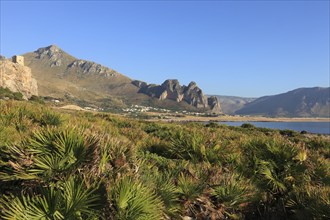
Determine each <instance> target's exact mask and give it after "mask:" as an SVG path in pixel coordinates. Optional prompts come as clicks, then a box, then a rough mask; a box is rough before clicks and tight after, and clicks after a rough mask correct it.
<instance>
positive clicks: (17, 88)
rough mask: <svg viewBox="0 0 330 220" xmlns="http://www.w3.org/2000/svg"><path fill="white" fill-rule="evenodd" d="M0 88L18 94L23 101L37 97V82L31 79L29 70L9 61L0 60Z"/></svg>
mask: <svg viewBox="0 0 330 220" xmlns="http://www.w3.org/2000/svg"><path fill="white" fill-rule="evenodd" d="M0 87H4V88H8V89H10V90H11V91H13V92H20V93H22V95H23V98H24V99H28V98H30V97H31V96H32V95H38V87H37V81H36V80H35V79H34V78H32V74H31V69H30V68H29V67H27V66H23V65H20V64H17V63H13V62H11V61H9V60H4V59H2V60H0Z"/></svg>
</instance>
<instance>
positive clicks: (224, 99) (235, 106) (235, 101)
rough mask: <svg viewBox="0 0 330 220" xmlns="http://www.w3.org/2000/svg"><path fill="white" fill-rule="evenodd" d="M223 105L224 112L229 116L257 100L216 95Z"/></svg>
mask: <svg viewBox="0 0 330 220" xmlns="http://www.w3.org/2000/svg"><path fill="white" fill-rule="evenodd" d="M215 96H216V97H217V98H218V100H219V102H220V105H221V109H222V112H223V113H224V114H228V115H234V114H235V112H236V111H238V110H239V109H241V108H243V107H244V106H245V105H246V104H247V103H249V102H252V101H254V100H256V99H257V98H247V97H238V96H224V95H215Z"/></svg>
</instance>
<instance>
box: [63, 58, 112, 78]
mask: <svg viewBox="0 0 330 220" xmlns="http://www.w3.org/2000/svg"><path fill="white" fill-rule="evenodd" d="M68 68H69V69H72V68H78V69H80V70H82V71H81V72H83V73H84V74H97V75H102V76H105V77H111V76H116V71H114V70H112V69H110V68H108V67H105V66H102V65H100V64H97V63H94V62H91V61H86V60H75V61H74V62H73V63H71V64H70V65H69V66H68Z"/></svg>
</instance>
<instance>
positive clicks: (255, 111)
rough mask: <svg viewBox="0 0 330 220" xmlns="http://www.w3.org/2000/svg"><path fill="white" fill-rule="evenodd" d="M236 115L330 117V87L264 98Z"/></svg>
mask: <svg viewBox="0 0 330 220" xmlns="http://www.w3.org/2000/svg"><path fill="white" fill-rule="evenodd" d="M236 113H237V114H244V115H264V116H273V117H280V116H281V117H330V87H327V88H321V87H314V88H300V89H295V90H292V91H289V92H286V93H282V94H278V95H273V96H264V97H261V98H258V99H256V100H254V101H253V102H250V103H248V104H246V105H245V106H244V107H243V108H242V109H240V110H238V111H236Z"/></svg>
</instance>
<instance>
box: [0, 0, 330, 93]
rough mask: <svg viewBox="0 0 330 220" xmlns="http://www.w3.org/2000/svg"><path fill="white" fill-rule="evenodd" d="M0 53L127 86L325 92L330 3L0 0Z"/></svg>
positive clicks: (327, 78)
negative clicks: (92, 69)
mask: <svg viewBox="0 0 330 220" xmlns="http://www.w3.org/2000/svg"><path fill="white" fill-rule="evenodd" d="M0 40H1V42H0V43H1V45H0V46H1V48H0V49H1V50H0V54H2V55H5V56H6V57H10V56H12V55H14V54H23V53H26V52H30V51H34V50H36V49H38V48H40V47H45V46H48V45H51V44H56V45H57V46H59V47H61V48H62V49H63V50H64V51H66V52H68V53H69V54H71V55H73V56H75V57H77V58H80V59H86V60H92V61H95V62H97V63H100V64H102V65H105V66H108V67H111V68H113V69H115V70H117V71H119V72H121V73H123V74H125V75H127V76H129V77H130V78H132V79H140V80H143V81H146V82H148V83H158V84H160V83H162V82H163V81H164V80H166V79H179V81H180V82H181V84H186V85H187V84H188V83H189V82H190V81H196V82H197V84H198V85H199V86H200V87H201V88H202V89H203V90H204V92H205V93H206V94H219V95H236V96H244V97H259V96H263V95H272V94H278V93H282V92H286V91H289V90H292V89H295V88H298V87H313V86H322V87H328V86H329V81H330V79H329V1H9V0H8V1H4V0H1V39H0Z"/></svg>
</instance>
